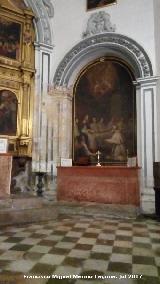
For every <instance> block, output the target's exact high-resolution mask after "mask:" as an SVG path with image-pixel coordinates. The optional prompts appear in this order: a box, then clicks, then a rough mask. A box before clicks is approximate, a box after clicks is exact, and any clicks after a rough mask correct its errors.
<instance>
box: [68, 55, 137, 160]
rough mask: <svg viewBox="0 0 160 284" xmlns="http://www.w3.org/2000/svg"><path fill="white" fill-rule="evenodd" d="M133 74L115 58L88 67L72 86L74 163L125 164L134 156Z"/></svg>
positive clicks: (134, 111)
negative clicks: (73, 87)
mask: <svg viewBox="0 0 160 284" xmlns="http://www.w3.org/2000/svg"><path fill="white" fill-rule="evenodd" d="M133 80H134V78H133V75H132V73H131V72H130V71H129V69H128V67H127V66H126V65H125V64H124V63H122V62H120V61H117V60H115V59H111V58H103V59H102V60H101V59H100V60H98V61H96V62H94V63H92V64H91V65H89V66H87V68H86V69H85V70H83V72H82V73H81V75H80V76H79V78H78V80H77V83H76V85H75V89H74V115H73V117H74V123H73V134H74V135H73V136H74V137H73V160H74V164H77V165H82V164H84V165H90V164H93V165H94V164H97V163H98V156H99V161H100V163H101V165H105V164H108V163H111V164H125V163H126V162H127V158H128V157H133V156H136V116H135V114H136V102H135V88H134V85H133V83H132V82H133Z"/></svg>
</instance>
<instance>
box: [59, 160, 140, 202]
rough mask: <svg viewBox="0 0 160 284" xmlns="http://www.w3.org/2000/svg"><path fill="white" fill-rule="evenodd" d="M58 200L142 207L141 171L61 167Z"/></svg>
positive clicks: (119, 167)
mask: <svg viewBox="0 0 160 284" xmlns="http://www.w3.org/2000/svg"><path fill="white" fill-rule="evenodd" d="M57 198H58V200H64V201H86V202H97V203H105V204H128V205H135V206H139V205H140V191H139V168H128V167H123V166H117V167H115V166H114V167H103V166H102V167H85V166H83V167H82V166H81V167H77V166H74V167H58V168H57Z"/></svg>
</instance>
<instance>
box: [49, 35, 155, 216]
mask: <svg viewBox="0 0 160 284" xmlns="http://www.w3.org/2000/svg"><path fill="white" fill-rule="evenodd" d="M106 56H109V57H116V58H118V59H119V60H120V61H121V60H122V61H123V62H126V63H127V65H128V66H130V68H131V70H132V72H133V74H134V78H135V80H134V79H133V81H134V82H133V84H134V85H135V89H136V116H137V124H136V126H137V158H138V165H139V166H140V167H141V177H140V180H141V182H140V185H141V196H142V198H141V204H142V207H143V209H144V210H145V211H146V212H153V211H154V197H153V196H154V192H153V161H156V160H157V159H158V136H157V125H158V121H157V111H158V110H157V106H156V101H157V95H156V88H157V80H158V78H157V77H154V74H153V70H152V64H151V61H150V59H149V57H148V55H147V53H146V52H145V50H144V49H143V47H142V46H140V45H139V44H138V43H137V42H135V41H134V40H133V39H131V38H129V37H126V36H123V35H120V34H117V33H110V32H109V33H104V34H99V35H96V36H91V37H89V38H87V39H85V40H83V41H80V42H79V43H78V44H77V45H75V46H74V47H73V48H72V49H71V50H70V51H69V52H68V53H67V54H66V56H65V57H64V58H63V60H62V61H61V62H60V64H59V66H58V68H57V70H56V73H55V76H54V81H53V82H54V86H56V87H57V88H55V98H54V100H53V103H54V105H56V104H57V105H59V106H60V108H61V106H62V107H63V105H64V107H65V109H66V111H65V113H63V114H62V113H60V111H58V107H57V112H58V119H59V121H60V124H58V125H57V124H56V127H57V131H56V136H55V138H56V139H55V141H56V143H55V144H54V145H53V149H54V153H56V149H57V145H58V149H59V152H58V155H57V156H56V159H55V161H56V162H57V161H59V160H60V159H59V158H60V157H66V158H67V157H70V158H71V157H72V146H71V145H72V143H71V138H70V137H72V131H73V127H72V123H71V122H72V118H73V116H72V115H73V113H72V99H73V92H72V88H71V87H72V86H74V85H75V82H76V80H77V78H78V76H79V74H80V72H81V70H83V68H85V66H87V65H89V64H90V63H91V62H93V61H95V60H97V58H101V57H106ZM65 89H66V91H65ZM62 122H63V123H66V122H70V123H66V124H65V132H64V131H62V130H63V127H62ZM57 134H58V137H59V139H57ZM66 141H67V143H66Z"/></svg>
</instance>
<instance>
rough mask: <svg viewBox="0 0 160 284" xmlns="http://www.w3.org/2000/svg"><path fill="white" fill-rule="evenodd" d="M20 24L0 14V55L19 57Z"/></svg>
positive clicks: (11, 57) (15, 58)
mask: <svg viewBox="0 0 160 284" xmlns="http://www.w3.org/2000/svg"><path fill="white" fill-rule="evenodd" d="M20 38H21V25H20V24H19V23H16V22H13V21H11V20H7V19H6V18H5V19H4V18H3V17H1V16H0V56H3V57H7V58H10V59H14V60H19V59H20Z"/></svg>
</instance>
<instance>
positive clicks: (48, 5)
mask: <svg viewBox="0 0 160 284" xmlns="http://www.w3.org/2000/svg"><path fill="white" fill-rule="evenodd" d="M42 1H43V4H44V6H45V8H46V10H47V14H48V17H49V18H53V16H54V8H53V5H52V3H51V0H42Z"/></svg>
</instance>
